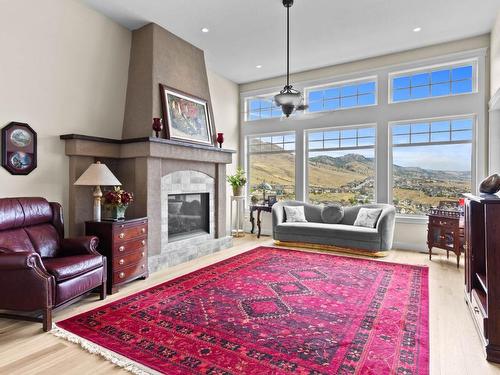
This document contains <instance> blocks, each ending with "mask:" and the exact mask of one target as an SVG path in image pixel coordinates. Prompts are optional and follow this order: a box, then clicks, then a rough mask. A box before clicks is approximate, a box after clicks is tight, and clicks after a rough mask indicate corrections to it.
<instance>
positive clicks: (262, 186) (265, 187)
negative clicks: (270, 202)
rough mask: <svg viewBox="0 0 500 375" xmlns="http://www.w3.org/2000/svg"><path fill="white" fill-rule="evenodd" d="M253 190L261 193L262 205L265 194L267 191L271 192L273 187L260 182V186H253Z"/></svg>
mask: <svg viewBox="0 0 500 375" xmlns="http://www.w3.org/2000/svg"><path fill="white" fill-rule="evenodd" d="M255 190H258V191H261V192H262V200H263V201H264V203H265V202H266V192H267V191H272V190H273V187H272V186H271V185H269V184H268V183H267V182H265V181H262V182H261V183H260V184H258V185H257V186H255Z"/></svg>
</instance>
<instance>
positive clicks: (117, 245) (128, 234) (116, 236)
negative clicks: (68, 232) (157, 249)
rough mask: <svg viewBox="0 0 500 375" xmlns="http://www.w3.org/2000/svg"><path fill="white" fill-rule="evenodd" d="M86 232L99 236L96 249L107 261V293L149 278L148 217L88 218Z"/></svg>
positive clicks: (89, 234)
mask: <svg viewBox="0 0 500 375" xmlns="http://www.w3.org/2000/svg"><path fill="white" fill-rule="evenodd" d="M85 233H86V234H87V235H88V236H97V237H99V248H98V250H99V252H100V253H101V254H103V255H105V256H106V258H107V260H108V293H110V294H113V293H116V292H117V291H118V289H119V287H120V285H123V284H124V283H127V282H129V281H132V280H135V279H137V278H140V277H141V278H146V277H148V250H147V249H148V220H147V218H139V219H131V220H125V221H118V222H117V221H99V222H98V221H87V222H86V223H85Z"/></svg>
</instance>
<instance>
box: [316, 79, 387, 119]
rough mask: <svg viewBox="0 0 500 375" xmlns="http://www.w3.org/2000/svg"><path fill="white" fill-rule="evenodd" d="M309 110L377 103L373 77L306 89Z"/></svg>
mask: <svg viewBox="0 0 500 375" xmlns="http://www.w3.org/2000/svg"><path fill="white" fill-rule="evenodd" d="M307 104H308V105H309V109H308V111H309V112H321V111H334V110H337V109H347V108H354V107H363V106H369V105H375V104H377V84H376V79H375V78H370V79H366V80H362V81H354V82H344V83H342V84H333V85H329V86H322V87H317V88H309V89H307Z"/></svg>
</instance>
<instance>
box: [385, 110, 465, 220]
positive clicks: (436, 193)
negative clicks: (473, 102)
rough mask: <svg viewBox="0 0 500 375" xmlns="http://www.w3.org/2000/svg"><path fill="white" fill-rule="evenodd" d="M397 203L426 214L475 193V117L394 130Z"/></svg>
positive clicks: (410, 211) (404, 210)
mask: <svg viewBox="0 0 500 375" xmlns="http://www.w3.org/2000/svg"><path fill="white" fill-rule="evenodd" d="M391 133H392V134H391V136H392V162H393V166H392V184H393V202H394V205H395V206H396V209H397V211H398V212H399V213H401V214H408V215H422V214H425V213H427V212H428V210H429V208H430V207H432V206H437V205H439V202H440V201H445V200H457V199H458V198H459V197H460V195H461V194H462V193H466V192H470V191H471V181H472V176H471V174H472V173H471V170H472V140H473V138H474V118H473V117H460V118H453V119H434V120H430V121H416V122H411V123H397V124H394V125H392V127H391Z"/></svg>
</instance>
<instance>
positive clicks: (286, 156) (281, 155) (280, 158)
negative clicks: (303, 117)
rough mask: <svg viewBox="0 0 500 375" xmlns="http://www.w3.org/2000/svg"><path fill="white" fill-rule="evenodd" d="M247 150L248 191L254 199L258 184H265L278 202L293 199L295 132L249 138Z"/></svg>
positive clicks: (257, 193) (257, 194)
mask: <svg viewBox="0 0 500 375" xmlns="http://www.w3.org/2000/svg"><path fill="white" fill-rule="evenodd" d="M247 145H248V146H247V147H248V154H247V157H248V160H247V163H248V166H247V170H248V177H249V179H248V180H249V184H248V187H249V192H250V193H251V194H253V195H255V196H257V198H259V199H260V198H261V197H262V191H259V190H258V189H257V185H259V184H261V183H262V182H267V183H268V184H270V185H271V187H272V190H271V191H267V192H266V195H268V194H273V195H276V196H277V199H278V200H284V199H295V133H281V134H280V133H273V134H268V135H260V136H250V137H248V138H247Z"/></svg>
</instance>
